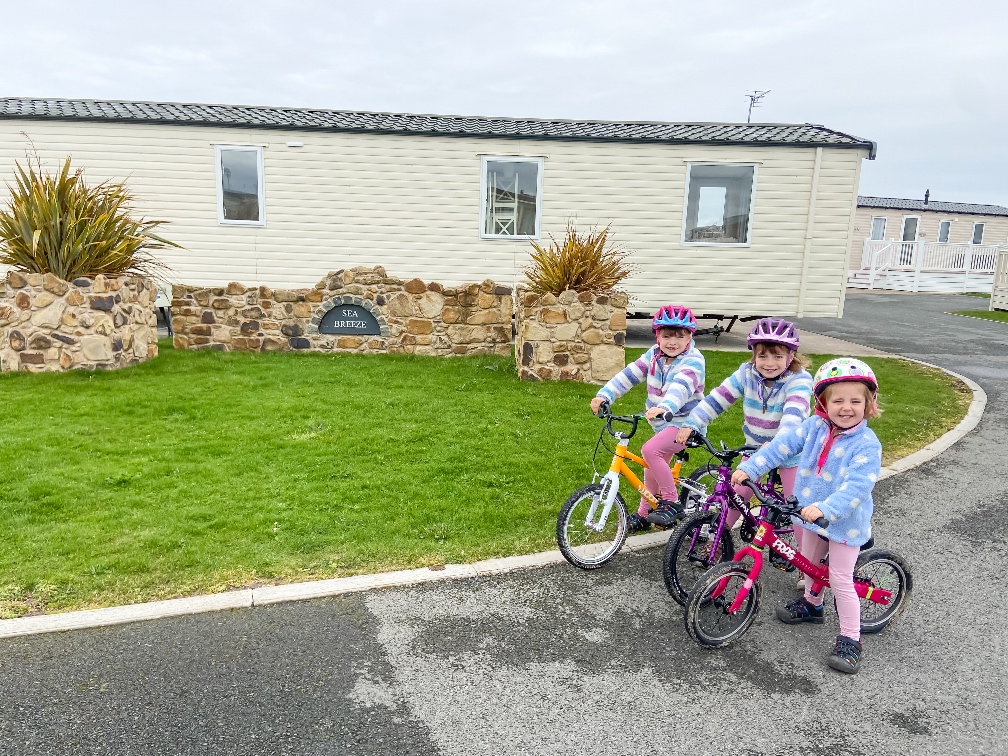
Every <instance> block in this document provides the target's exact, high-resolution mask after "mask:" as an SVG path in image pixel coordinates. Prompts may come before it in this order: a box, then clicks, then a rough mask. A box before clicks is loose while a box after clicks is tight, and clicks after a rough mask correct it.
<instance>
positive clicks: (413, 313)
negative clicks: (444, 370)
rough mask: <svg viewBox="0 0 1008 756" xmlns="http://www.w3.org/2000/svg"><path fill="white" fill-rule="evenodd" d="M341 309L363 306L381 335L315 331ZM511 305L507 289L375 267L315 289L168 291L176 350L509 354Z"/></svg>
mask: <svg viewBox="0 0 1008 756" xmlns="http://www.w3.org/2000/svg"><path fill="white" fill-rule="evenodd" d="M343 304H353V305H358V306H361V307H363V308H364V309H366V310H367V311H368V312H369V313H371V314H372V315H373V316H374V317H375V319H376V320H377V321H378V323H379V325H380V326H381V334H380V335H376V336H357V335H335V334H322V333H319V330H318V329H319V324H320V323H321V322H322V320H323V318H324V317H325V315H326V313H327V312H328V311H329V310H331V309H333V308H335V307H339V306H340V305H343ZM513 308H514V303H513V300H512V293H511V289H510V288H509V287H507V286H498V285H497V284H495V283H494V282H493V281H484V282H483V283H482V284H469V285H467V286H456V287H445V286H442V285H441V284H438V283H424V282H423V281H421V280H420V279H418V278H414V279H412V280H410V281H403V280H402V279H399V278H393V277H390V276H389V275H388V274H387V273H386V272H385V269H384V268H382V267H381V266H377V267H374V268H363V267H358V268H353V269H351V270H338V271H334V272H332V273H329V274H328V275H326V277H325V278H323V279H322V280H321V281H320V282H319V283H318V284H316V285H315V288H313V289H271V288H269V287H267V286H259V287H255V288H249V287H246V286H244V285H242V284H240V283H230V284H228V285H227V286H226V287H220V288H201V287H196V286H173V287H172V321H173V325H174V327H175V347H176V348H177V349H217V350H225V351H231V350H239V351H255V352H258V351H305V352H393V353H407V354H424V355H443V356H450V355H464V354H498V355H508V354H510V353H511V314H512V311H513Z"/></svg>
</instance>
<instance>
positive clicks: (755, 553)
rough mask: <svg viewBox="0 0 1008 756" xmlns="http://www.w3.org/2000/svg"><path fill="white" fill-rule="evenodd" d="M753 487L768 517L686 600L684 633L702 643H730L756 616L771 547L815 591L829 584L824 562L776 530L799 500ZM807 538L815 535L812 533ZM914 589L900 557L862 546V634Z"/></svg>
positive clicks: (857, 580)
mask: <svg viewBox="0 0 1008 756" xmlns="http://www.w3.org/2000/svg"><path fill="white" fill-rule="evenodd" d="M747 483H748V481H747ZM749 488H751V489H752V490H753V493H754V494H755V495H756V498H757V499H759V500H760V502H761V503H762V504H764V505H765V507H766V511H767V512H768V516H767V517H765V518H762V519H761V520H760V523H759V526H758V527H757V528H756V535H755V536H754V538H753V541H752V544H751V545H747V546H745V547H744V548H742V549H739V551H738V552H737V553H736V554H735V558H734V561H731V562H724V563H722V564H718V565H716V566H714V567H712V568H711V569H709V570H708V571H707V572H706V574H704V576H703V577H701V578H700V579H699V580H697V581H696V583H695V584H694V586H693V589H692V590H691V591H690V594H689V598H688V599H687V601H686V609H685V612H684V620H685V623H686V632H688V633H689V634H690V636H691V637H692V638H693V639H694V640H696V641H697V642H698V643H700V644H701V645H704V646H710V647H712V648H721V647H722V646H727V645H728V644H729V643H732V642H733V641H735V640H737V639H738V638H740V637H741V636H742V635H743V634H744V633H745V631H746V630H748V629H749V627H750V626H751V625H752V623H753V620H755V619H756V612H757V610H758V609H759V599H760V584H759V575H760V571H761V570H762V569H763V549H765V548H767V547H769V548H770V551H771V552H772V553H773V554H776V555H777V556H778V557H780V558H781V559H783V560H784V561H786V562H788V563H790V564H793V565H795V566H796V567H797V568H798V569H799V570H801V571H802V572H803V573H804V574H805V576H806V578H805V579H806V581H808V580H811V581H812V587H811V591H812V593H813V595H818V594H819V593H820V592H821V591H822V590H823V589H824V588H828V587H829V566H828V564H826V561H825V560H824V561H823V563H822V564H812V563H811V562H809V561H808V560H807V559H805V557H803V556H802V555H801V554H799V553H798V552H797V551H796V550H795V548H794V546H793V545H792V544H790V543H787V542H786V541H784V540H783V539H782V538H781V537H780V533H779V530H778V531H775V528H776V529H779V528H782V527H786V526H788V525H790V523H791V516H792V515H797V514H798V512H799V511H801V505H800V504H799V503H798V500H797V499H795V498H794V497H793V496H789V497H788V499H787V501H784V502H782V501H780V500H777V499H775V498H773V497H770V496H766V495H765V494H764V492H763V491H761V490H760V487H759V486H755V485H750V486H749ZM815 524H816V525H818V526H819V527H822V528H824V527H826V526H827V525H828V524H829V523H828V521H827V520H826V518H824V517H821V518H819V519H818V520H817V521H816V523H815ZM806 537H808V538H814V537H815V535H814V534H813V533H810V532H809V533H806ZM870 544H871V542H869V543H868V544H865V546H870ZM864 548H865V547H862V549H864ZM746 557H749V558H751V559H752V560H753V563H752V566H749V565H746V564H743V563H742V560H743V559H745V558H746ZM912 589H913V577H912V576H911V574H910V568H909V566H908V565H907V563H906V561H905V560H904V559H903V558H902V557H901V556H899V555H898V554H895V553H893V552H892V551H888V550H886V549H873V548H869V549H867V550H862V552H861V554H860V556H858V559H857V562H856V564H855V566H854V590H855V591H856V592H857V595H858V597H859V598H860V599H861V632H862V633H877V632H879V631H880V630H882V629H883V628H884V627H886V626H887V625H888V624H889V623H890V622H892V621H893V620H894V619H896V617H898V616H899V614H900V613H901V612H902V611H903V610H904V609H906V607H907V604H908V603H909V602H910V592H911V590H912Z"/></svg>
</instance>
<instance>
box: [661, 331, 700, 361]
mask: <svg viewBox="0 0 1008 756" xmlns="http://www.w3.org/2000/svg"><path fill="white" fill-rule="evenodd" d="M692 338H693V334H692V333H690V332H689V331H687V330H686V329H685V328H659V329H658V348H659V349H661V350H662V351H663V352H664V353H665V354H666V355H667V356H669V357H677V356H679V355H680V354H682V353H683V352H685V351H686V347H688V346H689V343H690V339H692Z"/></svg>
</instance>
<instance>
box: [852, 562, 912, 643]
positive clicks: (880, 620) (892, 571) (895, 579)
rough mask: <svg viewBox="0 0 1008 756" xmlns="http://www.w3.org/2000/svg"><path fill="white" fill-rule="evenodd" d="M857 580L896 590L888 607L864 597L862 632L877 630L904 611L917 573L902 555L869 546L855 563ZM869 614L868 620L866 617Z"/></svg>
mask: <svg viewBox="0 0 1008 756" xmlns="http://www.w3.org/2000/svg"><path fill="white" fill-rule="evenodd" d="M854 580H855V582H867V583H869V584H870V585H872V586H873V587H875V588H882V589H884V590H887V591H889V592H891V593H892V598H891V599H890V600H889V604H888V605H887V606H882V605H881V604H876V603H875V602H874V601H871V600H870V599H865V598H862V599H860V602H861V632H862V633H866V634H872V633H877V632H880V631H882V630H883V629H885V628H886V627H887V626H888V625H889V624H890V623H892V621H893V620H895V619H896V618H897V617H898V616H899V615H900V614H902V613H903V612H904V611H905V610H906V608H907V605H908V604H909V603H910V594H911V592H912V591H913V575H912V574H911V573H910V566H909V565H908V564H907V563H906V560H904V559H903V557H901V556H900V555H899V554H897V553H895V552H893V551H889V550H888V549H869V550H868V551H862V552H861V554H859V555H858V558H857V562H855V563H854ZM866 617H867V619H866Z"/></svg>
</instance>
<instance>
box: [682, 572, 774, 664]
mask: <svg viewBox="0 0 1008 756" xmlns="http://www.w3.org/2000/svg"><path fill="white" fill-rule="evenodd" d="M749 570H750V567H748V566H747V565H745V564H743V563H741V562H724V563H722V564H718V565H715V566H714V567H711V568H710V569H709V570H708V571H707V573H706V574H705V575H704V576H703V577H702V578H700V579H699V580H697V582H696V584H695V585H694V586H693V590H691V591H690V595H689V599H687V601H686V608H685V609H684V611H683V622H684V623H685V625H686V632H687V633H689V635H690V637H691V638H693V640H695V641H696V642H697V643H699V644H700V645H702V646H707V647H709V648H722V647H724V646H727V645H728V644H729V643H732V642H734V641H736V640H738V639H739V638H740V637H741V636H742V635H743V634H744V633H745V632H746V630H748V629H749V627H750V626H751V625H752V623H753V621H754V620H755V619H756V612H757V611H758V610H759V600H760V591H761V588H760V583H759V580H757V581H755V582H754V583H753V584H752V587H751V588H750V589H749V593H748V595H746V598H745V602H744V603H743V604H742V607H741V608H740V609H739V611H738V613H737V614H735V615H729V614H728V613H727V612H725V611H724V606H725V605H726V604H728V605H730V604H731V602H732V601H733V600H734V599H735V596H737V595H738V591H739V589H740V588H741V587H742V586H743V585H744V584H745V582H746V581H747V580H748V579H749ZM723 578H727V579H728V584H727V585H726V586H725V590H724V592H723V593H722V594H721V596H720V597H719V598H718V599H716V600H713V601H712V600H711V599H710V598H709V597H710V594H711V593H712V592H713V591H714V589H715V588H716V587H717V585H718V583H719V582H720V581H721V580H722V579H723ZM728 617H732V618H733V621H732V622H729V623H727V628H726V629H721V628H720V627H719V625H720V624H721V623H722V622H723V620H724V618H728Z"/></svg>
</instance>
